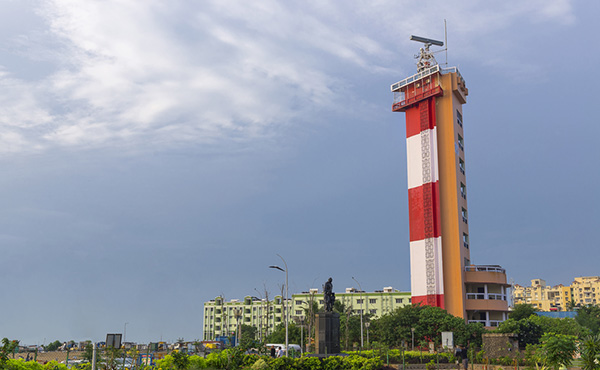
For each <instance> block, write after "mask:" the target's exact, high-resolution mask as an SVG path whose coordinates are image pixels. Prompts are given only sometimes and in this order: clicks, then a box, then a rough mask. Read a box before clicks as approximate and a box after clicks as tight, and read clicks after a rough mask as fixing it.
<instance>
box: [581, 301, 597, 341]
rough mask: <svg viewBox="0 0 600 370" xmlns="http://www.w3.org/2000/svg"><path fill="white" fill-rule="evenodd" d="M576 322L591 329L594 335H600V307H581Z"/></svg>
mask: <svg viewBox="0 0 600 370" xmlns="http://www.w3.org/2000/svg"><path fill="white" fill-rule="evenodd" d="M575 320H577V322H578V323H579V324H580V325H582V326H585V327H586V328H588V329H590V331H591V332H592V334H600V307H598V306H593V305H588V306H583V307H579V308H578V309H577V317H576V318H575Z"/></svg>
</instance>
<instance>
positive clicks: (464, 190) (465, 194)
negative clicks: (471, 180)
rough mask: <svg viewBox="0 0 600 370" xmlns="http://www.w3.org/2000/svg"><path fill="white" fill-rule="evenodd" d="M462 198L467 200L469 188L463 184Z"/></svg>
mask: <svg viewBox="0 0 600 370" xmlns="http://www.w3.org/2000/svg"><path fill="white" fill-rule="evenodd" d="M460 196H461V197H463V198H464V199H467V186H466V185H465V184H463V183H462V182H461V183H460Z"/></svg>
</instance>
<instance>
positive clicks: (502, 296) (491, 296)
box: [467, 293, 506, 301]
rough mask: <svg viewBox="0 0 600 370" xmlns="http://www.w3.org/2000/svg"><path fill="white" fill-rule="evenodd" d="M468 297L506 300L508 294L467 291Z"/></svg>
mask: <svg viewBox="0 0 600 370" xmlns="http://www.w3.org/2000/svg"><path fill="white" fill-rule="evenodd" d="M467 299H489V300H492V301H506V294H497V293H488V294H485V293H467Z"/></svg>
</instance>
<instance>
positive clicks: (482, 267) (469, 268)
mask: <svg viewBox="0 0 600 370" xmlns="http://www.w3.org/2000/svg"><path fill="white" fill-rule="evenodd" d="M465 271H468V272H473V271H483V272H500V273H502V274H506V270H505V269H503V268H502V267H500V266H485V265H479V266H478V265H472V266H465Z"/></svg>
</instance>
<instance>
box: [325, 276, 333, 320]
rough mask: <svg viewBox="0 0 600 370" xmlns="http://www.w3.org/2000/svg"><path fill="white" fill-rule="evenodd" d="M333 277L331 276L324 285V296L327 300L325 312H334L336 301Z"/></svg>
mask: <svg viewBox="0 0 600 370" xmlns="http://www.w3.org/2000/svg"><path fill="white" fill-rule="evenodd" d="M331 281H332V279H331V278H329V280H327V282H326V283H325V285H323V298H324V301H325V312H333V303H334V302H335V293H334V292H333V284H332V283H331Z"/></svg>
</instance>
